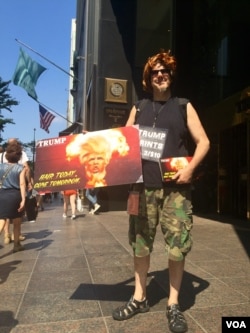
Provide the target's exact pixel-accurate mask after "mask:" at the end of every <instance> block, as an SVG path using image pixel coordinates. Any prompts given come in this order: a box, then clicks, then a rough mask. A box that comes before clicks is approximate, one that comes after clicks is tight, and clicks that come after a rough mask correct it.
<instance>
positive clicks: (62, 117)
mask: <svg viewBox="0 0 250 333" xmlns="http://www.w3.org/2000/svg"><path fill="white" fill-rule="evenodd" d="M36 101H37V103H38V104H40V105H42V106H43V107H45V108H46V109H49V110H50V111H52V112H53V113H55V114H57V115H58V116H59V117H61V118H63V119H65V120H66V121H67V122H69V123H71V124H73V122H72V121H70V120H69V119H67V118H66V117H64V116H62V115H61V114H60V113H58V112H56V111H55V110H53V109H51V108H50V107H48V106H47V105H45V104H43V103H41V102H40V101H38V100H36Z"/></svg>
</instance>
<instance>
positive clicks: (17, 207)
mask: <svg viewBox="0 0 250 333" xmlns="http://www.w3.org/2000/svg"><path fill="white" fill-rule="evenodd" d="M21 155H22V147H21V145H20V144H19V143H17V142H15V143H14V142H13V143H9V144H8V146H7V148H6V155H5V156H6V159H7V161H8V163H2V164H0V233H1V232H2V230H3V228H4V225H5V223H6V220H7V219H12V221H13V227H14V248H13V252H18V251H22V250H24V247H23V246H22V245H21V244H20V241H19V236H20V229H21V220H22V216H23V210H24V205H25V195H26V193H25V191H26V185H25V169H24V167H23V165H20V164H18V161H19V159H20V157H21Z"/></svg>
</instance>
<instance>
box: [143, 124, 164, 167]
mask: <svg viewBox="0 0 250 333" xmlns="http://www.w3.org/2000/svg"><path fill="white" fill-rule="evenodd" d="M139 132H140V147H141V157H142V159H143V160H149V161H155V162H158V161H159V159H160V158H161V157H162V153H163V149H164V146H165V142H166V138H167V130H163V129H156V128H152V127H147V126H140V127H139Z"/></svg>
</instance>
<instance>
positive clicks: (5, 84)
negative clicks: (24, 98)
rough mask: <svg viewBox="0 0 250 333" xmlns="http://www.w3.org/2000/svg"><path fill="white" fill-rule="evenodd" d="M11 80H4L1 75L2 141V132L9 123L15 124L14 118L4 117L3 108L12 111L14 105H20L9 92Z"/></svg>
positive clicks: (0, 128)
mask: <svg viewBox="0 0 250 333" xmlns="http://www.w3.org/2000/svg"><path fill="white" fill-rule="evenodd" d="M10 82H11V81H3V80H2V78H1V77H0V143H1V142H2V141H3V139H2V136H1V133H2V132H4V128H5V126H6V125H7V124H13V125H14V124H15V122H14V121H13V119H11V118H4V116H3V114H2V110H7V111H9V112H12V106H15V105H18V104H19V102H18V101H16V100H15V99H13V98H12V97H11V96H10V94H9V84H10Z"/></svg>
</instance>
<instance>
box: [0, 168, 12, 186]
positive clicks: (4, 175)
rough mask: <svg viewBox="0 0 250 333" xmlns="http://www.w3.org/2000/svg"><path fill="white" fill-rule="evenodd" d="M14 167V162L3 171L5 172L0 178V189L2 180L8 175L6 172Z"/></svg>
mask: <svg viewBox="0 0 250 333" xmlns="http://www.w3.org/2000/svg"><path fill="white" fill-rule="evenodd" d="M13 167H14V164H12V165H10V166H9V167H8V169H7V170H6V171H5V173H4V174H3V176H2V178H1V179H0V189H1V188H2V187H3V181H4V180H5V179H6V177H7V176H8V173H9V172H10V170H11V169H12V168H13Z"/></svg>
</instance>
